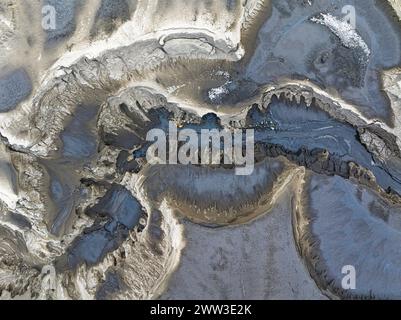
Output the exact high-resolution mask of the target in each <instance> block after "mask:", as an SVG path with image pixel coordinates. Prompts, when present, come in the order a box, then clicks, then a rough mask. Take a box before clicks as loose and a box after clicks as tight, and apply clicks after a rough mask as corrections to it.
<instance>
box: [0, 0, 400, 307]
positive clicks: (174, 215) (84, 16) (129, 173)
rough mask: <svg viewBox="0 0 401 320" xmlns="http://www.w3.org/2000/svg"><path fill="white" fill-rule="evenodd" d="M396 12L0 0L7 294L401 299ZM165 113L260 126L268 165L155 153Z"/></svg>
mask: <svg viewBox="0 0 401 320" xmlns="http://www.w3.org/2000/svg"><path fill="white" fill-rule="evenodd" d="M344 9H346V10H345V11H344ZM52 14H54V16H52ZM350 15H351V16H350ZM400 16H401V5H400V3H399V1H394V0H391V1H384V0H383V1H373V0H349V1H342V0H338V1H325V0H308V1H306V0H305V1H303V0H280V1H278V0H277V1H276V0H248V1H240V0H226V1H225V0H208V1H206V0H205V1H199V0H190V1H188V0H185V1H184V0H174V1H165V0H118V1H117V0H114V1H109V0H80V1H78V0H63V1H62V0H32V1H18V0H0V138H1V139H0V297H1V298H2V299H10V298H13V299H21V298H22V299H157V298H159V299H160V298H161V299H328V298H330V299H372V298H375V299H394V298H400V292H401V290H400V288H399V287H400V285H399V283H401V281H400V280H401V279H400V277H401V275H400V272H399V267H400V261H399V249H398V247H399V243H400V241H401V238H400V234H401V233H400V232H401V229H400V228H401V151H400V150H401V149H400V148H401V113H400V112H399V110H400V109H401V71H400V70H401V69H400V65H401V61H400V57H401V25H400ZM49 19H50V20H49ZM52 19H53V20H52ZM347 19H348V20H349V21H348V20H347ZM354 22H355V25H353V23H354ZM169 122H172V123H174V124H176V125H177V127H178V129H177V130H178V134H181V133H182V132H185V130H188V129H192V130H194V132H195V135H196V136H200V135H201V130H202V129H216V130H217V129H225V130H226V131H227V132H234V131H235V130H236V129H253V130H254V132H255V135H254V143H253V144H252V146H253V148H254V156H253V157H252V159H253V160H254V162H255V170H254V171H253V173H252V174H250V175H245V176H239V175H236V174H235V173H236V170H235V168H234V167H233V166H229V165H228V166H227V165H193V164H187V165H185V164H178V165H161V164H154V163H151V162H148V161H147V158H146V156H145V155H146V154H147V152H149V149H150V145H149V143H148V142H147V141H146V136H147V134H148V133H149V132H150V130H152V129H160V130H162V131H165V132H167V131H168V130H169ZM168 156H169V157H170V156H171V154H170V153H169V155H168ZM197 156H198V155H197ZM221 157H223V155H221ZM348 265H351V266H353V267H354V268H355V271H356V288H355V289H352V290H349V289H345V288H344V287H343V286H342V280H343V279H344V274H343V273H342V267H343V266H348Z"/></svg>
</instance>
